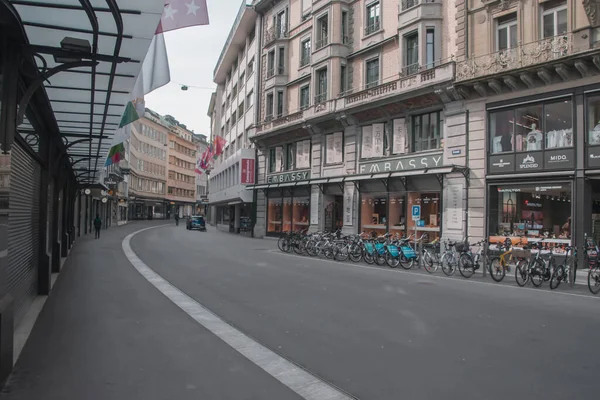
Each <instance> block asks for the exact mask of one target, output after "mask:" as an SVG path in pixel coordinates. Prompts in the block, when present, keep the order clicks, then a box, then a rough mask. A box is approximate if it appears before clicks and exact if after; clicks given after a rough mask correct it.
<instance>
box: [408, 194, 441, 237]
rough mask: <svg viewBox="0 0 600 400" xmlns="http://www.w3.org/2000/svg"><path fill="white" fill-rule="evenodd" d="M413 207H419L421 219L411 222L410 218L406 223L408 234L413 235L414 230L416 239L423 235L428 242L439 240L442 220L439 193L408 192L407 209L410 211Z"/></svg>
mask: <svg viewBox="0 0 600 400" xmlns="http://www.w3.org/2000/svg"><path fill="white" fill-rule="evenodd" d="M413 205H419V206H421V219H420V220H419V221H413V220H412V218H411V219H410V220H409V221H408V230H409V234H412V233H414V232H415V228H416V232H417V236H418V237H421V236H422V235H423V234H424V233H425V234H427V238H428V240H430V241H431V240H435V239H439V237H440V222H441V219H442V216H441V207H440V206H441V202H440V193H439V192H429V191H428V192H410V193H408V209H411V208H412V206H413Z"/></svg>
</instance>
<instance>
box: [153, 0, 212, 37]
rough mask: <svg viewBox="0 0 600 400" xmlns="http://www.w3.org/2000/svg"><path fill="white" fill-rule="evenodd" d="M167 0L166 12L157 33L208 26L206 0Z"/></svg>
mask: <svg viewBox="0 0 600 400" xmlns="http://www.w3.org/2000/svg"><path fill="white" fill-rule="evenodd" d="M188 1H190V0H165V11H164V12H163V15H162V17H161V19H160V23H159V24H158V28H157V29H156V33H157V34H158V33H162V32H168V31H173V30H175V29H181V28H187V27H188V26H195V25H208V8H207V7H206V0H191V1H190V2H189V3H188Z"/></svg>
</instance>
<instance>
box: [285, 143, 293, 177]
mask: <svg viewBox="0 0 600 400" xmlns="http://www.w3.org/2000/svg"><path fill="white" fill-rule="evenodd" d="M294 147H295V146H294V143H289V144H288V145H287V152H286V153H287V154H286V157H285V169H287V170H291V169H294V168H295V163H294V153H295V149H294Z"/></svg>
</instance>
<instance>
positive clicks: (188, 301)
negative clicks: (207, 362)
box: [122, 225, 353, 400]
mask: <svg viewBox="0 0 600 400" xmlns="http://www.w3.org/2000/svg"><path fill="white" fill-rule="evenodd" d="M162 226H165V225H161V226H153V227H150V228H145V229H141V230H139V231H137V232H133V233H132V234H130V235H128V236H127V237H126V238H125V239H124V240H123V243H122V247H123V251H124V252H125V256H126V257H127V259H128V260H129V262H130V263H131V264H132V265H133V266H134V267H135V269H137V270H138V272H139V273H140V274H142V276H143V277H144V278H146V279H147V280H148V282H150V283H151V284H152V285H154V287H156V288H157V289H158V290H159V291H160V292H161V293H162V294H164V295H165V296H166V297H167V298H168V299H169V300H171V301H172V302H173V303H175V305H177V306H178V307H179V308H181V309H182V310H183V311H185V312H186V313H187V314H188V315H189V316H190V317H192V319H194V320H195V321H196V322H198V323H199V324H200V325H202V326H203V327H205V328H206V329H208V330H209V331H211V332H212V333H213V334H215V335H216V336H217V337H218V338H220V339H221V340H223V341H224V342H225V343H227V344H228V345H230V346H231V347H233V348H234V349H235V350H236V351H238V352H239V353H241V354H242V355H243V356H244V357H246V358H247V359H248V360H250V361H252V362H253V363H254V364H256V365H257V366H259V367H260V368H262V369H263V370H265V371H266V372H267V373H268V374H269V375H271V376H272V377H274V378H275V379H277V380H278V381H279V382H281V383H283V384H284V385H285V386H287V387H288V388H290V389H291V390H293V391H294V392H296V393H297V394H298V395H300V396H301V397H302V398H304V399H307V400H351V399H353V397H350V396H349V395H347V394H345V393H343V392H341V391H340V390H339V389H337V388H335V387H334V386H332V385H331V384H329V383H327V382H325V381H323V380H321V379H319V378H317V377H316V376H314V375H312V374H311V373H309V372H307V371H306V370H304V369H302V367H299V366H297V365H295V364H293V363H292V362H290V361H288V360H287V359H285V358H283V357H282V356H280V355H279V354H277V353H275V352H273V351H272V350H269V349H268V348H266V347H265V346H263V345H261V344H260V343H258V342H257V341H256V340H254V339H252V338H250V337H249V336H247V335H246V334H244V333H243V332H241V331H239V330H237V329H236V328H234V327H233V326H231V325H229V324H228V323H227V322H225V321H223V320H222V319H221V318H219V317H218V316H217V315H216V314H214V313H212V312H211V311H209V310H208V309H207V308H205V307H204V306H202V305H201V304H200V303H198V302H197V301H196V300H194V299H192V298H191V297H189V296H188V295H186V294H185V293H183V292H182V291H181V290H179V289H177V288H176V287H175V286H173V285H172V284H171V283H169V282H168V281H167V280H165V279H164V278H162V277H161V276H160V275H158V274H157V273H156V272H154V271H153V270H152V269H151V268H150V267H148V266H147V265H146V264H145V263H144V262H143V261H142V260H140V258H139V257H138V256H137V254H135V252H134V251H133V250H132V249H131V238H133V237H134V236H135V235H137V234H138V233H140V232H143V231H146V230H149V229H155V228H160V227H162Z"/></svg>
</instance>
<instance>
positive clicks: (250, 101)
mask: <svg viewBox="0 0 600 400" xmlns="http://www.w3.org/2000/svg"><path fill="white" fill-rule="evenodd" d="M253 94H254V93H253V92H252V91H250V93H248V96H246V111H248V110H249V109H250V107H252V106H253V105H254V103H253V101H254V96H253Z"/></svg>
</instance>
